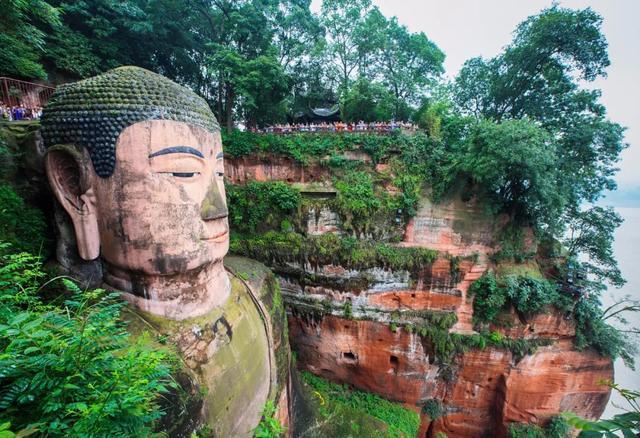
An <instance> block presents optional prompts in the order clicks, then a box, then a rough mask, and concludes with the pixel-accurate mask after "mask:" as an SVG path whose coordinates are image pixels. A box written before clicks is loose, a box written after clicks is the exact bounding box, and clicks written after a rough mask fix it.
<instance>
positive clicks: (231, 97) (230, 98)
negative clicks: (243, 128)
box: [224, 83, 236, 132]
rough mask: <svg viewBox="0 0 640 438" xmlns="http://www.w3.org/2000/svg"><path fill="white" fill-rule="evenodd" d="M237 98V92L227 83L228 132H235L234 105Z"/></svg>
mask: <svg viewBox="0 0 640 438" xmlns="http://www.w3.org/2000/svg"><path fill="white" fill-rule="evenodd" d="M235 98H236V92H235V90H234V89H233V85H231V84H229V83H227V93H226V101H225V108H224V110H225V124H226V127H227V132H231V131H233V104H234V101H235Z"/></svg>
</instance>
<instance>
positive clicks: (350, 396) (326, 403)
mask: <svg viewBox="0 0 640 438" xmlns="http://www.w3.org/2000/svg"><path fill="white" fill-rule="evenodd" d="M301 376H302V380H303V381H304V382H305V383H306V384H307V385H309V386H310V387H311V388H312V389H313V390H314V391H316V392H317V393H318V394H317V395H319V398H321V402H320V404H321V407H320V409H321V413H322V414H323V415H325V416H328V415H331V413H332V411H334V410H337V409H340V408H344V407H347V408H351V409H355V410H357V411H361V412H364V413H366V414H368V415H371V416H372V417H374V418H377V419H379V420H381V421H382V422H384V423H386V424H387V425H388V426H389V429H388V435H389V436H394V437H395V436H405V437H415V436H416V435H417V434H418V428H419V427H420V416H419V415H418V413H417V412H414V411H412V410H410V409H407V408H405V407H403V406H402V405H400V404H398V403H393V402H390V401H389V400H386V399H384V398H382V397H380V396H378V395H375V394H371V393H368V392H363V391H358V390H354V389H350V388H349V387H348V386H346V385H338V384H336V383H332V382H329V381H327V380H325V379H323V378H321V377H318V376H316V375H314V374H311V373H310V372H308V371H303V372H302V373H301Z"/></svg>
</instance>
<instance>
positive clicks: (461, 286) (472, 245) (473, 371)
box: [228, 158, 613, 438]
mask: <svg viewBox="0 0 640 438" xmlns="http://www.w3.org/2000/svg"><path fill="white" fill-rule="evenodd" d="M246 160H249V161H251V162H250V163H249V164H247V163H245V162H241V161H238V160H235V161H233V162H231V163H230V164H228V173H230V175H231V179H232V181H234V182H235V181H238V182H243V181H245V180H246V179H257V180H271V179H276V180H283V181H288V182H308V181H310V180H316V179H321V169H313V170H312V171H311V172H310V173H305V172H307V171H306V170H304V169H302V168H298V167H297V165H290V163H289V164H287V163H284V162H282V160H280V159H278V160H275V161H273V162H268V163H267V162H264V161H260V160H257V159H255V158H254V159H246ZM497 222H499V221H497V220H496V218H492V217H489V216H487V215H486V214H485V213H484V212H483V210H482V208H481V207H479V206H477V205H475V204H474V203H473V202H472V201H471V202H463V201H462V200H460V199H456V200H454V201H450V202H449V203H446V204H444V205H434V204H432V203H430V202H429V201H427V200H423V202H422V205H421V206H420V208H419V211H418V213H417V215H416V216H415V217H414V218H412V219H411V220H410V222H409V223H408V225H407V227H406V231H405V236H404V240H403V242H402V243H401V245H403V246H419V247H426V248H432V249H437V250H439V251H440V252H441V254H442V256H441V257H440V258H438V260H436V261H435V262H434V263H433V264H432V265H431V266H430V267H429V268H428V269H425V270H424V271H423V272H421V273H419V275H418V277H417V279H416V278H409V276H408V274H406V273H398V272H388V271H384V270H382V269H373V270H368V271H367V272H365V273H364V274H366V276H367V277H368V278H370V279H372V281H371V282H370V283H369V285H368V286H367V287H366V288H364V290H361V289H358V290H356V289H354V290H349V289H347V290H344V289H340V290H335V289H332V288H331V287H328V286H326V285H319V284H300V283H299V282H298V281H297V280H296V278H292V277H289V276H287V275H282V276H281V277H280V281H281V287H282V290H283V295H284V297H285V299H286V300H287V302H288V304H289V305H290V308H291V309H292V310H291V312H290V315H289V328H290V341H291V345H292V348H293V350H294V351H296V352H297V357H298V365H299V366H300V367H302V368H304V369H308V370H310V371H312V372H314V373H316V374H318V375H320V376H322V377H325V378H328V379H330V380H333V381H337V382H346V383H349V384H351V385H353V386H355V387H357V388H360V389H364V390H367V391H371V392H374V393H377V394H380V395H382V396H384V397H387V398H389V399H391V400H395V401H398V402H402V403H405V404H407V405H408V406H412V407H414V408H415V409H416V410H419V409H420V407H421V406H423V405H424V402H425V401H427V400H429V399H438V400H440V401H441V402H442V404H443V406H444V408H445V415H444V416H443V417H441V418H440V419H438V420H436V421H434V422H433V424H432V422H431V421H430V419H429V418H428V417H427V416H426V415H423V416H422V419H423V422H422V428H421V432H420V433H421V436H435V435H436V433H437V432H444V433H446V434H447V436H449V437H450V438H453V437H478V436H506V431H507V429H506V428H507V426H508V423H510V422H531V423H536V424H541V425H542V424H544V423H545V422H546V421H547V420H548V419H549V418H551V417H552V416H554V415H557V414H559V413H560V412H563V411H573V412H576V413H577V414H579V415H582V416H585V417H588V418H596V417H599V416H600V415H601V413H602V412H603V410H604V408H605V405H606V403H607V401H608V398H609V393H610V391H609V388H608V387H606V386H602V385H599V382H600V381H601V380H603V379H611V378H612V377H613V364H612V362H611V360H610V359H607V358H603V357H601V356H599V355H597V354H596V353H594V352H588V351H587V352H578V351H575V350H574V349H573V344H572V338H573V336H574V328H573V326H572V322H571V321H570V320H566V319H565V318H564V317H563V316H562V315H559V314H556V313H553V312H552V311H550V312H549V313H545V314H541V315H538V316H536V317H533V318H531V319H530V320H528V321H526V322H522V321H520V320H519V319H518V318H517V317H516V316H515V315H511V324H510V325H509V327H508V328H504V327H492V330H497V331H499V332H501V333H502V334H503V335H505V336H509V337H512V338H525V339H536V338H546V339H549V342H550V345H548V346H544V347H539V348H538V349H537V350H536V351H535V353H533V354H531V355H527V356H525V357H523V358H517V357H514V354H513V353H512V352H510V351H508V350H504V349H498V348H494V347H487V348H484V349H470V350H468V351H467V352H465V353H463V354H461V355H458V356H457V357H456V358H455V360H454V361H453V362H452V363H451V364H449V365H447V366H446V367H443V366H442V364H441V363H439V361H438V360H437V358H436V356H435V353H434V346H433V345H430V343H429V342H425V341H424V340H423V339H422V338H421V336H420V335H419V334H417V333H409V332H407V331H405V330H403V329H402V328H397V329H396V330H395V331H392V330H391V328H390V323H391V322H392V321H393V320H397V319H398V318H400V319H401V320H402V322H403V323H404V322H411V315H414V314H416V313H420V312H424V311H440V312H455V314H456V316H457V323H456V324H455V325H454V326H453V327H452V329H451V331H452V332H454V333H459V334H472V333H474V331H473V324H472V313H473V306H472V297H469V296H468V295H467V291H468V289H469V286H470V285H471V283H473V281H475V280H476V279H478V278H479V277H480V276H481V275H482V274H483V273H484V272H485V271H486V270H487V269H488V268H489V267H491V262H490V257H489V256H490V254H491V253H493V252H495V251H496V249H497V244H496V242H495V240H494V237H493V236H495V231H496V230H495V228H496V227H497V226H499V225H500V224H499V223H497ZM337 225H339V224H337ZM337 225H336V221H335V216H333V215H331V212H324V213H323V214H320V215H317V217H314V218H313V220H310V221H309V229H308V230H307V232H308V233H309V234H317V233H322V232H334V231H336V230H337V229H338V226H337ZM452 257H458V259H457V260H458V264H457V267H456V268H455V269H453V268H454V267H453V266H452V263H451V260H452ZM293 268H297V269H300V270H307V271H313V273H315V274H320V275H321V276H324V277H333V278H339V279H344V278H349V277H353V276H355V275H358V274H363V273H358V272H354V271H350V270H348V269H345V268H343V267H340V266H320V267H311V266H305V267H302V266H293ZM347 302H348V303H349V305H350V308H351V309H352V313H353V318H354V319H349V318H346V317H345V315H343V312H342V310H341V309H342V308H343V306H344V304H345V303H347ZM320 303H322V306H324V309H320V310H318V308H320V307H322V306H320V305H319V304H320ZM407 315H408V316H407ZM400 325H401V324H400Z"/></svg>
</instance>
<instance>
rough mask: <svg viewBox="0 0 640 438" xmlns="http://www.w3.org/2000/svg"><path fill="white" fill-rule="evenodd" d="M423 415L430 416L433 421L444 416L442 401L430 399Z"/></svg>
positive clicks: (423, 409) (423, 408)
mask: <svg viewBox="0 0 640 438" xmlns="http://www.w3.org/2000/svg"><path fill="white" fill-rule="evenodd" d="M422 413H423V414H425V415H428V416H429V418H430V419H431V421H435V420H437V419H438V418H440V417H442V416H443V415H444V409H443V408H442V403H441V402H440V400H438V399H436V398H430V399H429V400H427V401H426V402H425V404H424V406H423V407H422Z"/></svg>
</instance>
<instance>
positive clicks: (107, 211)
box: [42, 67, 229, 295]
mask: <svg viewBox="0 0 640 438" xmlns="http://www.w3.org/2000/svg"><path fill="white" fill-rule="evenodd" d="M42 137H43V140H44V142H45V146H46V147H47V155H46V159H45V164H46V168H47V174H48V177H49V182H50V185H51V187H52V189H53V192H54V194H55V196H56V198H57V199H58V201H59V202H60V204H61V205H62V207H63V208H64V209H65V210H66V212H67V213H68V215H69V217H70V219H71V221H72V223H73V228H74V230H75V234H76V241H77V246H78V252H79V254H80V256H81V257H82V258H83V259H85V260H92V259H95V258H97V257H99V256H101V257H102V259H103V261H104V262H105V264H106V266H107V271H110V272H112V274H113V276H114V277H115V278H118V277H121V278H126V281H125V282H124V283H125V284H124V285H123V284H117V285H113V286H116V287H119V288H123V289H125V290H126V289H131V290H128V292H132V293H136V294H137V295H146V294H147V291H146V289H145V288H146V286H145V284H144V282H142V283H140V284H137V282H136V280H135V279H136V278H138V277H145V276H152V275H156V276H165V277H170V276H174V275H180V274H187V273H190V272H199V271H202V270H203V269H205V268H206V267H207V266H209V265H211V264H216V263H218V264H221V260H222V258H223V257H224V255H225V254H226V253H227V250H228V248H229V233H228V221H227V207H226V201H225V192H224V184H223V172H224V166H223V165H224V163H223V155H222V143H221V139H220V130H219V126H218V124H217V122H216V120H215V117H214V116H213V113H212V112H211V110H210V109H209V107H208V105H207V103H206V102H205V101H204V100H203V99H202V98H200V97H198V96H197V95H196V94H195V93H193V92H192V91H190V90H188V89H186V88H184V87H182V86H180V85H178V84H176V83H174V82H172V81H170V80H169V79H166V78H164V77H162V76H160V75H157V74H154V73H151V72H149V71H147V70H144V69H141V68H137V67H121V68H117V69H114V70H111V71H109V72H107V73H104V74H101V75H99V76H96V77H93V78H90V79H86V80H83V81H79V82H76V83H73V84H70V85H63V86H61V87H59V88H58V89H57V90H56V92H55V93H54V95H53V97H52V98H51V100H50V102H49V104H48V106H47V108H46V109H45V111H44V114H43V117H42ZM107 282H109V281H108V280H107ZM136 289H142V290H136Z"/></svg>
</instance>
